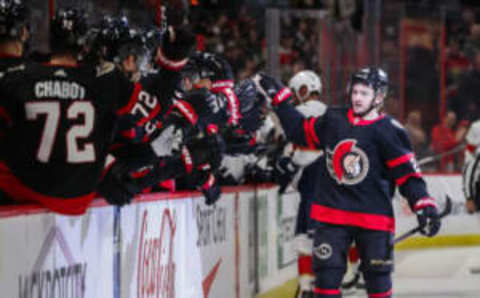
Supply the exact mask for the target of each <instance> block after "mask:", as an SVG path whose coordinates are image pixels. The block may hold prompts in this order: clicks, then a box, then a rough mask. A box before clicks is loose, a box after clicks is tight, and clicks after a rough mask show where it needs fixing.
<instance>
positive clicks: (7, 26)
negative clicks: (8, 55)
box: [0, 0, 28, 39]
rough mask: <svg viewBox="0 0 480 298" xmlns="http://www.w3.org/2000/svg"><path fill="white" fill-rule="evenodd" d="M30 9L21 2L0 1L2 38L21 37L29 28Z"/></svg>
mask: <svg viewBox="0 0 480 298" xmlns="http://www.w3.org/2000/svg"><path fill="white" fill-rule="evenodd" d="M27 18H28V9H27V7H26V6H25V4H24V3H23V1H21V0H0V38H2V39H4V38H13V39H16V38H18V37H20V34H21V33H22V28H23V27H24V26H27Z"/></svg>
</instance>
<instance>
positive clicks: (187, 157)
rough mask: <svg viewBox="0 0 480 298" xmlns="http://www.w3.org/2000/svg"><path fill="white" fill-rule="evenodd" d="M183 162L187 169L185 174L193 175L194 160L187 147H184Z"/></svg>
mask: <svg viewBox="0 0 480 298" xmlns="http://www.w3.org/2000/svg"><path fill="white" fill-rule="evenodd" d="M182 162H183V166H184V167H185V172H186V173H187V174H191V173H192V172H193V159H192V155H191V154H190V150H188V148H187V146H183V148H182Z"/></svg>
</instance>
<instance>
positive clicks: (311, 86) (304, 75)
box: [288, 70, 322, 102]
mask: <svg viewBox="0 0 480 298" xmlns="http://www.w3.org/2000/svg"><path fill="white" fill-rule="evenodd" d="M303 86H305V87H306V88H307V92H306V93H305V94H304V95H303V96H302V95H301V94H300V88H302V87H303ZM288 87H289V88H290V89H292V90H293V92H295V95H296V97H297V99H298V101H300V102H303V101H304V100H305V99H307V98H308V97H309V96H310V95H311V94H312V92H318V93H319V94H320V93H322V81H321V80H320V77H319V76H318V75H317V74H316V73H314V72H313V71H311V70H302V71H300V72H298V73H297V74H295V75H294V76H293V77H292V78H291V79H290V81H289V82H288Z"/></svg>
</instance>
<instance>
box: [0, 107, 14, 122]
mask: <svg viewBox="0 0 480 298" xmlns="http://www.w3.org/2000/svg"><path fill="white" fill-rule="evenodd" d="M0 118H1V119H3V120H4V121H5V122H6V123H7V125H8V126H10V125H12V123H13V121H12V117H11V116H10V114H9V113H8V112H7V110H6V109H5V108H4V107H0Z"/></svg>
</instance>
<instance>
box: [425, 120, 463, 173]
mask: <svg viewBox="0 0 480 298" xmlns="http://www.w3.org/2000/svg"><path fill="white" fill-rule="evenodd" d="M456 122H457V115H456V114H455V112H454V111H448V112H447V113H446V114H445V117H444V118H443V119H442V122H441V123H439V124H437V125H435V126H434V127H433V129H432V149H433V151H434V153H435V154H441V153H445V152H447V151H449V150H452V149H453V148H455V147H456V146H457V145H459V144H460V143H461V142H462V141H463V139H464V137H465V134H466V132H467V124H466V122H461V123H460V125H458V127H457V128H456ZM439 170H440V171H441V172H453V171H454V170H455V155H454V154H451V155H447V156H444V157H443V158H442V159H441V160H440V165H439Z"/></svg>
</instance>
